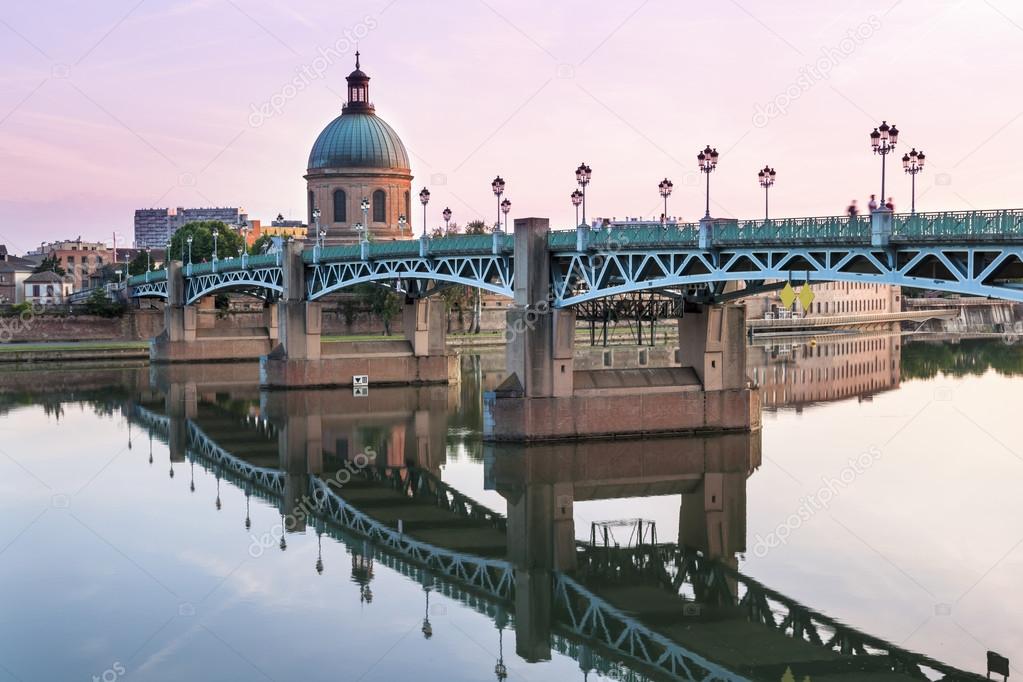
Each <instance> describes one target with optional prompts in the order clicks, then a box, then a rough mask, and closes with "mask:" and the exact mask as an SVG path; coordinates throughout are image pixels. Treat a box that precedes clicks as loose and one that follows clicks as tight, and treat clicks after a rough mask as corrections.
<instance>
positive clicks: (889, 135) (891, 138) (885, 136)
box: [870, 121, 899, 205]
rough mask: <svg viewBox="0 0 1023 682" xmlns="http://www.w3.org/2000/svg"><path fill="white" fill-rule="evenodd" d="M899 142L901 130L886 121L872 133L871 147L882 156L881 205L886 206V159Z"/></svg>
mask: <svg viewBox="0 0 1023 682" xmlns="http://www.w3.org/2000/svg"><path fill="white" fill-rule="evenodd" d="M898 141H899V129H898V128H896V127H895V125H894V124H893V125H891V126H889V125H888V123H887V122H886V121H881V125H879V126H878V127H877V128H874V132H872V133H870V146H871V148H873V150H874V153H875V154H880V155H881V197H880V199H881V203H882V205H883V204H884V173H885V168H884V166H885V164H884V159H885V157H886V156H888V154H889V153H890V152H891V151H892V150H894V149H895V144H896V143H897V142H898Z"/></svg>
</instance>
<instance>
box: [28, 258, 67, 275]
mask: <svg viewBox="0 0 1023 682" xmlns="http://www.w3.org/2000/svg"><path fill="white" fill-rule="evenodd" d="M32 272H55V273H57V274H58V275H60V276H61V277H63V276H64V275H66V274H67V273H66V272H65V271H64V268H62V267H60V265H59V264H58V263H57V259H56V257H54V256H49V257H47V258H44V259H43V260H42V262H41V263H39V265H37V266H36V269H35V270H33V271H32Z"/></svg>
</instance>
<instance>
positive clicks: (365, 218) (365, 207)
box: [359, 197, 369, 239]
mask: <svg viewBox="0 0 1023 682" xmlns="http://www.w3.org/2000/svg"><path fill="white" fill-rule="evenodd" d="M359 208H361V209H362V224H363V225H365V226H366V238H367V239H368V238H369V199H367V198H366V197H363V198H362V202H361V203H360V204H359Z"/></svg>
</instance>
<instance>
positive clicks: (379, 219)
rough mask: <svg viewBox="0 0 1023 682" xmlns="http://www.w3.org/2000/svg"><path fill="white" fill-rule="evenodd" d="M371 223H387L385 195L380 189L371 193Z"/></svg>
mask: <svg viewBox="0 0 1023 682" xmlns="http://www.w3.org/2000/svg"><path fill="white" fill-rule="evenodd" d="M373 222H374V223H383V222H387V195H386V194H384V190H382V189H378V190H377V191H375V192H373Z"/></svg>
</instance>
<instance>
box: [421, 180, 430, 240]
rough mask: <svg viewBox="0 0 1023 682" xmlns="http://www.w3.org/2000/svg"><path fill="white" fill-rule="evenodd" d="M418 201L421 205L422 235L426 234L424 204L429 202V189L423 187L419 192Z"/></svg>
mask: <svg viewBox="0 0 1023 682" xmlns="http://www.w3.org/2000/svg"><path fill="white" fill-rule="evenodd" d="M419 203H421V204H422V205H423V236H424V237H425V236H426V205H427V204H428V203H430V190H428V189H426V188H425V187H424V188H423V191H422V192H420V193H419Z"/></svg>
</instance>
